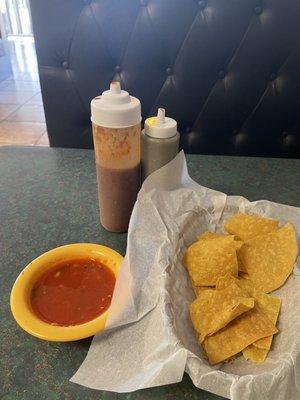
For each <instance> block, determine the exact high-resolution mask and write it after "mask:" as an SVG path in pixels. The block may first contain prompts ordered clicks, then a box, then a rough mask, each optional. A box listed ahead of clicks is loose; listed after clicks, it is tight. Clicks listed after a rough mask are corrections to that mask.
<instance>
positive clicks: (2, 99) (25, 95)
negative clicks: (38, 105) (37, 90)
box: [0, 91, 34, 105]
mask: <svg viewBox="0 0 300 400" xmlns="http://www.w3.org/2000/svg"><path fill="white" fill-rule="evenodd" d="M33 96H34V94H33V93H32V92H21V91H18V92H17V91H15V92H4V91H3V92H2V91H0V104H20V105H21V104H24V103H25V102H26V101H28V100H29V99H31V97H33Z"/></svg>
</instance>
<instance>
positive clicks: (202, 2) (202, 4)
mask: <svg viewBox="0 0 300 400" xmlns="http://www.w3.org/2000/svg"><path fill="white" fill-rule="evenodd" d="M198 6H199V8H200V10H204V8H205V7H206V1H205V0H200V1H199V2H198Z"/></svg>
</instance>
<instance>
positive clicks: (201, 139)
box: [31, 0, 300, 158]
mask: <svg viewBox="0 0 300 400" xmlns="http://www.w3.org/2000/svg"><path fill="white" fill-rule="evenodd" d="M31 13H32V19H33V28H34V34H35V40H36V49H37V57H38V63H39V73H40V79H41V86H42V95H43V100H44V107H45V114H46V121H47V128H48V133H49V137H50V143H51V146H58V147H82V148H89V147H92V137H91V128H90V101H91V99H92V98H93V97H95V96H96V95H98V94H99V93H101V92H102V91H103V90H106V89H107V88H108V86H109V83H110V81H112V80H120V81H121V83H122V87H123V88H124V89H126V90H128V91H129V92H130V93H131V94H132V95H134V96H136V97H138V98H139V99H140V100H141V102H142V112H143V118H146V117H148V116H150V115H153V114H154V113H155V112H156V109H157V107H159V106H161V107H165V108H166V110H167V114H168V115H169V116H171V117H173V118H175V119H177V121H178V125H179V131H180V133H181V145H182V147H183V148H184V149H185V151H187V152H190V153H202V154H231V155H251V156H274V157H297V158H299V157H300V1H299V0H200V1H195V0H94V1H90V0H85V1H84V0H51V1H49V0H31Z"/></svg>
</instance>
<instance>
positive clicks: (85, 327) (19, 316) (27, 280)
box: [10, 243, 123, 342]
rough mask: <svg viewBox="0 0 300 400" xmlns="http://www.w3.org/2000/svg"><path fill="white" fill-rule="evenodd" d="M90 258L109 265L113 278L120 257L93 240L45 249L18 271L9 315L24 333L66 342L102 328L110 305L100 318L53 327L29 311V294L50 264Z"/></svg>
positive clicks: (90, 334) (30, 309)
mask: <svg viewBox="0 0 300 400" xmlns="http://www.w3.org/2000/svg"><path fill="white" fill-rule="evenodd" d="M81 257H82V258H85V257H91V258H93V259H96V260H98V261H100V262H102V263H103V264H104V265H106V266H107V267H109V268H110V270H111V271H112V272H113V273H114V275H115V277H116V276H117V274H118V271H119V269H120V266H121V263H122V261H123V257H122V256H121V255H120V254H119V253H117V252H116V251H114V250H112V249H110V248H109V247H106V246H101V245H99V244H92V243H75V244H69V245H66V246H61V247H57V248H56V249H53V250H50V251H47V252H46V253H44V254H42V255H41V256H39V257H37V258H36V259H35V260H33V261H32V262H31V263H30V264H28V265H27V267H26V268H25V269H24V270H23V271H22V272H21V273H20V275H19V276H18V278H17V280H16V282H15V283H14V286H13V288H12V291H11V295H10V307H11V311H12V314H13V316H14V318H15V320H16V321H17V323H18V324H19V325H20V327H21V328H23V329H24V330H25V331H26V332H28V333H30V334H31V335H33V336H36V337H38V338H39V339H43V340H50V341H54V342H69V341H72V340H79V339H84V338H86V337H89V336H92V335H95V334H96V333H97V332H100V331H101V330H103V329H104V328H105V323H106V319H107V316H108V313H109V308H108V309H107V310H106V311H105V312H104V313H103V314H101V315H100V316H99V317H97V318H95V319H93V320H91V321H89V322H86V323H84V324H80V325H73V326H54V325H51V324H47V323H46V322H44V321H42V320H40V319H39V318H38V317H37V316H36V315H35V314H34V313H33V311H32V308H31V304H30V293H31V290H32V287H33V285H34V283H35V282H36V281H37V279H39V277H40V276H41V275H43V274H44V272H46V271H47V270H49V269H51V268H52V267H53V265H55V264H57V263H59V262H62V261H67V260H70V259H74V258H81Z"/></svg>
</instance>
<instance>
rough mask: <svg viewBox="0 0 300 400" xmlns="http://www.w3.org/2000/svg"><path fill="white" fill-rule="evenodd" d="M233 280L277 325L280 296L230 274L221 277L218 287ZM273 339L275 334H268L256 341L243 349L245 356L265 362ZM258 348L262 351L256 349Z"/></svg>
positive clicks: (224, 285)
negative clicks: (259, 288) (270, 293)
mask: <svg viewBox="0 0 300 400" xmlns="http://www.w3.org/2000/svg"><path fill="white" fill-rule="evenodd" d="M233 281H235V282H236V284H237V285H238V286H239V287H240V288H241V289H243V290H245V291H246V292H247V293H248V295H249V296H251V297H253V298H254V299H255V301H256V305H257V308H258V309H259V310H260V311H261V312H262V313H263V314H265V315H266V316H267V317H268V319H269V320H270V321H271V322H272V323H273V324H274V325H276V322H277V318H278V314H279V311H280V306H281V300H280V299H279V298H278V297H275V296H271V295H269V294H266V293H263V292H261V291H260V290H257V289H256V288H255V287H254V286H253V283H252V282H251V281H249V280H247V279H243V278H242V279H236V278H234V277H232V276H230V275H226V276H224V277H221V278H220V279H219V280H218V282H217V288H224V287H228V285H229V284H231V282H233ZM272 340H273V336H267V337H265V338H262V339H259V340H258V341H256V342H254V343H253V344H251V345H250V346H248V347H247V348H246V349H245V350H243V355H244V357H245V358H246V359H247V360H251V361H254V362H263V361H264V360H265V359H266V357H267V354H268V352H269V350H270V348H271V344H272ZM257 349H258V350H261V351H256V350H257ZM244 352H245V353H244Z"/></svg>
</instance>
